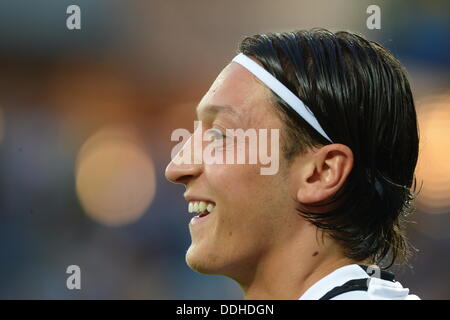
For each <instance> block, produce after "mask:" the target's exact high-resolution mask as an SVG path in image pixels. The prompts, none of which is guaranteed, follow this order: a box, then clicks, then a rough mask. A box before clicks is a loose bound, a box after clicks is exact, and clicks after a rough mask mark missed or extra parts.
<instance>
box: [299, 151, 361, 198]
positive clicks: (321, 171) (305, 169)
mask: <svg viewBox="0 0 450 320" xmlns="http://www.w3.org/2000/svg"><path fill="white" fill-rule="evenodd" d="M300 157H302V156H300ZM294 165H296V166H297V168H295V169H294V170H298V174H296V175H295V176H296V179H298V181H296V186H297V190H296V195H297V200H298V201H299V202H300V203H301V204H304V205H308V204H317V203H320V202H322V201H325V200H327V199H328V198H330V197H331V196H332V195H333V194H335V193H336V192H337V191H338V190H339V189H340V188H341V187H342V185H343V184H344V183H345V181H346V180H347V177H348V175H349V174H350V172H351V170H352V168H353V152H352V151H351V150H350V148H349V147H347V146H345V145H343V144H337V143H336V144H330V145H326V146H323V147H322V148H320V149H315V150H312V151H310V152H309V153H308V154H307V155H306V157H304V159H302V161H300V162H298V163H297V162H296V163H295V164H294Z"/></svg>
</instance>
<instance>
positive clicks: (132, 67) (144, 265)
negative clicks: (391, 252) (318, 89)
mask: <svg viewBox="0 0 450 320" xmlns="http://www.w3.org/2000/svg"><path fill="white" fill-rule="evenodd" d="M71 4H76V5H78V6H79V7H80V8H81V30H68V29H67V27H66V19H67V18H68V16H69V14H67V13H66V9H67V7H68V6H69V5H71ZM371 4H376V5H378V6H380V8H381V30H368V29H367V27H366V20H367V17H368V16H369V14H367V13H366V9H367V7H368V6H369V5H371ZM449 18H450V2H449V1H445V0H442V1H438V0H435V1H426V0H408V1H406V0H404V1H401V0H397V1H375V0H371V1H361V0H351V1H350V0H349V1H331V0H330V1H322V0H313V1H309V0H308V1H300V0H296V1H293V0H280V1H269V0H249V1H237V0H228V1H211V0H209V1H207V0H195V1H175V0H165V1H162V0H161V1H134V0H133V1H118V0H84V1H80V0H71V1H66V0H58V1H55V0H39V1H33V0H29V1H24V0H14V1H13V0H1V1H0V188H1V189H0V190H1V192H0V274H1V275H2V276H1V277H0V298H2V299H14V298H26V299H79V298H86V299H94V298H101V299H241V298H242V294H241V291H240V289H239V287H238V285H237V284H235V283H234V282H233V281H231V280H229V279H227V278H224V277H220V276H206V275H200V274H197V273H195V272H193V271H191V270H190V269H189V268H188V267H187V266H186V264H185V261H184V255H185V252H186V250H187V248H188V246H189V244H190V237H189V231H188V227H187V224H188V221H189V219H190V216H189V214H187V205H186V203H185V201H184V199H183V198H182V193H183V191H184V187H183V186H178V185H173V184H170V183H169V182H167V181H166V180H165V178H164V169H165V166H166V165H167V163H168V162H169V160H170V152H171V149H172V148H173V147H174V145H175V144H176V143H175V142H171V141H170V134H171V132H172V131H173V130H174V129H176V128H186V129H188V130H189V131H192V130H193V120H194V108H195V106H196V104H197V103H198V102H199V100H200V98H201V97H202V96H203V94H204V93H205V92H206V91H207V89H208V88H209V86H210V84H211V83H212V81H213V80H214V79H215V77H216V76H217V74H218V73H219V72H220V71H221V69H222V68H223V67H224V66H225V65H226V64H227V63H228V62H229V61H230V59H231V58H232V57H233V56H234V55H235V52H236V49H237V44H238V42H239V41H240V40H241V39H242V38H243V37H244V36H246V35H252V34H256V33H261V32H271V31H287V30H293V29H305V28H306V29H310V28H312V27H325V28H329V29H331V30H333V31H337V30H352V31H357V32H360V33H362V34H363V35H365V36H366V37H368V38H369V39H372V40H377V41H379V42H381V43H382V44H383V45H385V46H386V47H387V48H388V49H389V50H391V51H392V52H393V53H394V55H395V56H396V57H398V58H399V59H400V60H401V61H402V62H403V64H404V65H405V66H406V68H407V70H408V72H409V76H410V80H411V84H412V87H413V91H414V94H415V98H416V104H417V111H418V115H419V121H420V136H421V153H420V160H419V165H418V169H417V177H418V180H419V182H420V183H423V186H422V190H421V193H420V196H419V198H418V201H417V207H418V209H417V212H416V213H415V214H414V215H413V216H412V220H414V221H415V223H413V224H411V225H410V227H409V229H408V234H409V238H410V240H411V242H412V244H413V245H414V246H415V247H416V248H417V250H418V252H417V253H416V255H415V256H414V257H413V259H412V260H411V263H410V264H411V267H402V268H396V269H395V270H396V271H397V278H398V279H399V280H400V281H401V282H402V283H404V284H406V285H407V286H408V287H409V288H410V289H411V290H412V292H413V293H416V294H418V295H419V296H420V297H422V298H424V299H450V275H449V270H450V268H449V267H450V165H449V163H450V77H449V71H450V19H449ZM72 264H75V265H79V266H80V268H81V272H82V284H81V285H82V290H68V289H67V288H66V279H67V277H68V274H66V268H67V266H69V265H72Z"/></svg>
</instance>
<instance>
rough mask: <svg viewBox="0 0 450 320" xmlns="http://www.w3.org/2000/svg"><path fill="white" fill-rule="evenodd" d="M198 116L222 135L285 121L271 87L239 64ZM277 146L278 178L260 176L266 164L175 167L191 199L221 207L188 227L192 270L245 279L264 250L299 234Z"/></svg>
mask: <svg viewBox="0 0 450 320" xmlns="http://www.w3.org/2000/svg"><path fill="white" fill-rule="evenodd" d="M211 106H216V107H211ZM217 106H221V107H217ZM223 107H225V108H223ZM197 115H198V118H199V120H201V121H202V126H203V128H202V129H203V132H204V131H206V130H208V129H211V128H216V129H219V130H220V131H222V132H223V133H225V129H238V128H242V129H244V130H247V129H250V128H253V129H256V130H258V129H268V131H269V132H270V129H279V130H280V132H281V128H282V126H283V125H282V122H281V120H280V119H279V117H278V116H277V115H276V113H275V110H274V106H273V105H272V104H271V103H270V91H269V90H268V89H267V88H266V87H265V86H263V85H262V84H261V83H259V82H257V80H256V79H255V78H254V76H253V75H252V74H251V73H250V72H248V71H247V70H246V69H245V68H243V67H242V66H240V65H238V64H236V63H231V64H229V65H228V66H227V67H226V68H225V69H224V70H223V71H222V72H221V73H220V75H219V76H218V77H217V79H216V80H215V82H214V83H213V84H212V86H211V88H210V89H209V91H208V92H207V93H206V95H205V96H204V97H203V99H202V100H201V102H200V103H199V106H198V108H197ZM197 131H198V129H197V130H196V131H195V132H194V137H195V135H196V134H197ZM225 141H226V140H225ZM203 143H204V144H208V142H203ZM226 148H227V146H226V144H225V146H223V147H218V148H217V149H216V154H221V153H225V149H226ZM236 148H239V146H236ZM280 148H281V141H280ZM269 150H270V148H269ZM274 151H275V152H278V154H279V161H280V169H279V171H278V173H277V174H275V175H261V173H260V168H261V167H262V166H264V165H261V164H259V163H258V164H205V163H202V164H175V163H174V162H171V163H170V164H169V166H168V167H167V169H166V177H167V178H168V179H169V180H171V181H172V182H177V183H183V184H185V186H186V193H185V194H184V196H185V198H186V199H187V200H188V201H189V200H191V201H194V200H196V201H201V200H203V201H206V202H207V203H213V204H215V208H214V210H213V211H212V213H210V214H208V215H207V216H205V217H203V218H196V219H194V220H195V222H194V223H193V221H191V223H190V224H189V229H190V233H191V237H192V244H191V246H190V247H189V249H188V251H187V254H186V261H187V263H188V265H189V266H190V267H191V268H192V269H194V270H197V271H199V272H203V273H214V274H224V275H227V276H230V277H232V278H239V277H244V276H245V273H250V272H252V270H253V269H254V268H255V267H256V264H257V263H258V262H260V261H261V259H262V258H263V257H264V255H265V254H267V253H269V252H270V250H273V248H275V247H278V244H279V243H281V242H282V241H288V239H289V237H290V235H292V233H293V232H294V230H293V229H294V228H293V227H292V226H293V225H294V223H291V222H292V221H293V220H294V219H297V220H298V216H297V214H296V212H295V209H294V207H295V203H294V200H293V199H294V198H295V191H294V190H293V188H292V187H291V186H290V181H289V176H290V174H289V172H288V168H286V161H285V160H284V159H283V157H282V154H281V152H280V150H274ZM187 207H188V205H187V204H186V210H187Z"/></svg>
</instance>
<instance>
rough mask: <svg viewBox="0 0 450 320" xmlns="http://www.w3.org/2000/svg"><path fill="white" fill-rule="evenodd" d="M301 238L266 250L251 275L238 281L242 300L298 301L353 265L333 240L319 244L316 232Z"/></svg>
mask: <svg viewBox="0 0 450 320" xmlns="http://www.w3.org/2000/svg"><path fill="white" fill-rule="evenodd" d="M302 235H303V236H301V237H297V239H289V241H287V242H285V241H283V243H282V245H279V246H276V245H275V246H274V247H273V248H271V249H270V250H268V251H267V252H266V253H265V254H264V255H263V256H261V257H260V258H259V259H258V262H257V263H255V267H254V268H252V270H251V272H249V273H248V274H249V275H250V276H248V277H246V279H241V280H242V281H238V282H239V284H240V286H241V288H242V290H243V292H244V297H245V299H251V300H253V299H267V300H270V299H298V298H299V297H300V296H301V295H303V293H304V292H305V291H306V290H307V289H308V288H309V287H311V286H312V285H313V284H314V283H316V282H317V281H319V280H320V279H321V278H323V277H324V276H326V275H327V274H329V273H331V272H333V271H334V270H336V269H338V268H340V267H342V266H345V265H349V264H352V263H356V261H354V260H351V259H348V258H345V257H344V255H343V254H342V253H341V250H340V248H338V246H337V244H336V243H335V242H334V241H333V240H331V239H327V240H324V242H323V243H321V244H320V245H319V243H317V241H316V239H317V238H316V236H315V232H314V234H312V235H308V237H306V236H305V233H302ZM305 239H306V241H305ZM308 239H314V240H313V241H311V240H310V241H308Z"/></svg>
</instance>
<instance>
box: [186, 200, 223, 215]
mask: <svg viewBox="0 0 450 320" xmlns="http://www.w3.org/2000/svg"><path fill="white" fill-rule="evenodd" d="M215 207H216V205H215V204H214V203H211V202H206V201H189V205H188V212H189V213H198V217H199V218H202V217H205V216H207V215H208V214H210V213H211V212H213V210H214V208H215Z"/></svg>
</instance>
